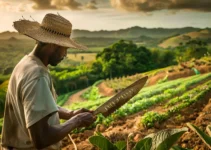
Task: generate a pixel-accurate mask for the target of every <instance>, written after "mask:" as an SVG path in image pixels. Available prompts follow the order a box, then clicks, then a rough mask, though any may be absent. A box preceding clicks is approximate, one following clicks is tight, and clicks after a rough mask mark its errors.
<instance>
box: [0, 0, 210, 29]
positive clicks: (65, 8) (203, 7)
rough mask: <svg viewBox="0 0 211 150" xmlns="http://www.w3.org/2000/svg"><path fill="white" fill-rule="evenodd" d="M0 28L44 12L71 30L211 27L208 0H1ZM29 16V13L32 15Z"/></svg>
mask: <svg viewBox="0 0 211 150" xmlns="http://www.w3.org/2000/svg"><path fill="white" fill-rule="evenodd" d="M0 13H1V22H3V23H2V24H0V32H4V31H10V32H13V31H16V30H15V29H14V28H13V27H12V24H13V22H14V21H16V20H19V19H21V18H22V16H23V17H24V18H26V19H29V20H36V21H38V22H39V23H40V22H42V19H43V17H44V16H45V14H47V13H54V14H57V13H58V14H60V15H61V16H63V17H65V18H66V19H68V20H69V21H70V22H71V23H72V24H73V30H88V31H92V32H93V31H101V30H103V31H116V30H121V29H127V28H131V27H134V26H139V27H141V28H149V29H151V28H165V29H166V28H169V29H172V28H185V27H193V28H210V27H211V19H210V16H211V1H207V0H201V1H197V0H194V1H190V0H183V1H182V2H181V1H180V0H174V1H169V0H164V1H162V2H161V1H160V2H157V1H156V2H155V1H143V0H131V1H127V0H98V1H96V0H66V1H59V0H46V1H41V0H20V1H16V0H7V1H6V0H0ZM31 16H32V17H31Z"/></svg>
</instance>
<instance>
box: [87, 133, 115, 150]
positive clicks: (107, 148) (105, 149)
mask: <svg viewBox="0 0 211 150" xmlns="http://www.w3.org/2000/svg"><path fill="white" fill-rule="evenodd" d="M89 142H90V143H91V144H93V145H95V146H97V147H98V148H99V149H100V150H117V148H116V146H115V145H113V144H112V143H111V142H110V141H109V140H108V139H106V138H105V137H103V136H101V135H100V136H99V135H97V136H91V137H90V138H89Z"/></svg>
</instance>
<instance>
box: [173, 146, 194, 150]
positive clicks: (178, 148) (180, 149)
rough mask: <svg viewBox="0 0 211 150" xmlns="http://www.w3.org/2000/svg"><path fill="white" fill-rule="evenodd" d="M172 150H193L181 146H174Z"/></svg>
mask: <svg viewBox="0 0 211 150" xmlns="http://www.w3.org/2000/svg"><path fill="white" fill-rule="evenodd" d="M171 150H192V149H187V148H182V147H179V146H173V147H172V148H171Z"/></svg>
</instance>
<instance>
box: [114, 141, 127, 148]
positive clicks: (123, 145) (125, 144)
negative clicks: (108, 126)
mask: <svg viewBox="0 0 211 150" xmlns="http://www.w3.org/2000/svg"><path fill="white" fill-rule="evenodd" d="M114 145H115V146H116V147H117V149H118V150H125V149H126V146H127V143H126V142H125V141H118V142H116V143H115V144H114Z"/></svg>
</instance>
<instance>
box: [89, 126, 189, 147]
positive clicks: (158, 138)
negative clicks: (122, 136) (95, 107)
mask: <svg viewBox="0 0 211 150" xmlns="http://www.w3.org/2000/svg"><path fill="white" fill-rule="evenodd" d="M186 131H188V130H187V128H181V129H167V130H161V131H159V132H157V133H153V134H150V135H148V136H146V137H145V138H144V139H141V140H140V141H138V142H137V143H135V142H134V141H133V139H131V138H132V135H133V133H130V134H129V135H128V138H127V142H125V141H117V142H115V143H114V144H113V143H112V142H110V141H109V140H108V139H107V138H106V137H105V136H103V135H102V134H101V133H99V132H96V133H95V135H94V136H91V137H90V138H89V142H90V143H92V144H93V145H95V146H97V147H98V148H99V149H100V150H110V149H112V150H126V149H132V150H152V149H153V150H155V149H156V150H164V149H165V150H169V149H170V148H171V147H172V146H173V145H174V143H176V141H177V140H178V139H179V138H180V137H181V136H182V135H183V134H184V133H185V132H186ZM131 145H133V146H131ZM178 148H179V147H178Z"/></svg>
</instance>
